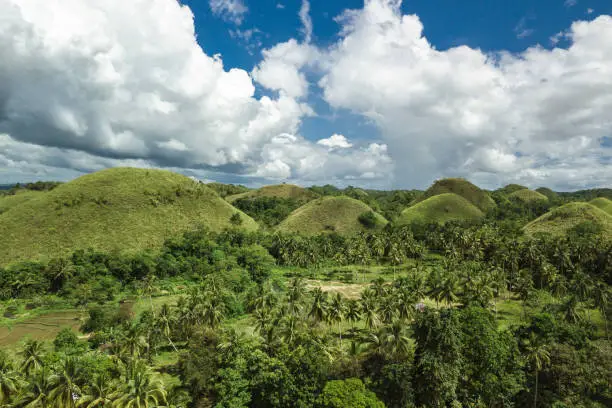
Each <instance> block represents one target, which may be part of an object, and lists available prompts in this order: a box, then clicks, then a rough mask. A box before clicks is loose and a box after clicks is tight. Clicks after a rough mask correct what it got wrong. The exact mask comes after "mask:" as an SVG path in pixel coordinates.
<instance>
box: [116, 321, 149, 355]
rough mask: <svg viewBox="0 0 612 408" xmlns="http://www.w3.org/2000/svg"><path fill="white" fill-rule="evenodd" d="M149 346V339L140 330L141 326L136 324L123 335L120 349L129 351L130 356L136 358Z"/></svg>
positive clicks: (125, 351)
mask: <svg viewBox="0 0 612 408" xmlns="http://www.w3.org/2000/svg"><path fill="white" fill-rule="evenodd" d="M146 348H147V340H146V339H145V337H144V336H143V335H142V333H141V332H140V328H139V327H138V326H136V325H132V326H130V328H129V329H128V330H127V332H126V333H125V334H124V335H123V336H122V339H121V344H120V350H121V352H122V353H123V352H124V353H127V354H128V355H129V356H130V357H132V358H136V357H138V356H140V354H141V353H142V351H143V350H144V349H146Z"/></svg>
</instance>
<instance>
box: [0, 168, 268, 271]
mask: <svg viewBox="0 0 612 408" xmlns="http://www.w3.org/2000/svg"><path fill="white" fill-rule="evenodd" d="M38 194H39V196H36V197H35V198H33V199H30V200H27V201H25V202H23V203H22V204H21V205H19V206H15V207H13V208H11V209H10V210H8V211H6V212H4V213H2V214H1V215H0V230H1V231H3V233H2V234H0V248H2V249H0V264H5V263H8V262H13V261H17V260H21V259H39V258H49V257H51V256H58V255H61V254H67V253H70V252H71V251H73V250H75V249H79V248H82V249H86V248H90V247H91V248H95V249H100V250H106V251H111V250H121V251H137V250H141V249H144V248H158V247H159V246H160V245H161V244H162V243H163V241H164V239H165V237H167V236H172V235H176V234H179V233H181V232H182V231H185V230H188V229H192V228H193V227H194V226H196V225H198V224H203V225H205V226H207V227H208V228H211V229H213V230H221V229H223V228H225V227H229V226H230V225H231V224H230V217H231V216H232V215H233V214H234V213H235V212H236V211H237V210H236V209H234V208H233V207H232V206H231V205H229V204H228V203H226V202H225V201H224V200H222V199H221V198H219V196H218V195H217V194H216V193H214V192H213V191H211V190H210V189H208V188H207V187H205V186H204V185H202V184H199V183H197V182H194V181H193V180H192V179H190V178H188V177H185V176H182V175H179V174H176V173H171V172H168V171H162V170H145V169H131V168H115V169H110V170H104V171H100V172H97V173H93V174H89V175H86V176H82V177H79V178H78V179H76V180H74V181H71V182H69V183H66V184H62V185H60V186H58V187H56V188H54V189H53V190H51V191H49V192H46V193H38ZM4 199H6V198H4ZM242 218H243V222H242V225H241V227H242V228H246V229H250V230H252V229H255V228H257V224H256V223H255V222H254V221H253V220H252V219H251V218H250V217H248V216H247V215H245V214H243V215H242Z"/></svg>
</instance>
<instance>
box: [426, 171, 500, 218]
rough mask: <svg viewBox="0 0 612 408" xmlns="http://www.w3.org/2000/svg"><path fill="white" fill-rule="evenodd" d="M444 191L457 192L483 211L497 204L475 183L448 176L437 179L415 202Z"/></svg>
mask: <svg viewBox="0 0 612 408" xmlns="http://www.w3.org/2000/svg"><path fill="white" fill-rule="evenodd" d="M444 193H454V194H457V195H459V196H461V197H463V198H465V199H466V200H468V201H469V202H470V203H472V204H474V205H475V206H476V207H478V208H479V209H480V210H481V211H482V212H487V211H489V210H491V209H493V208H495V206H496V204H495V201H493V199H492V198H491V197H490V196H489V194H488V193H487V192H486V191H483V190H481V189H480V188H478V187H476V186H475V185H474V184H472V183H470V182H469V181H467V180H465V179H462V178H447V179H442V180H437V181H436V182H435V183H434V184H433V185H432V186H431V187H429V188H428V189H427V191H425V193H424V194H423V195H422V196H421V197H419V198H418V199H417V200H416V201H415V204H416V203H419V202H421V201H425V200H426V199H428V198H429V197H433V196H436V195H440V194H444Z"/></svg>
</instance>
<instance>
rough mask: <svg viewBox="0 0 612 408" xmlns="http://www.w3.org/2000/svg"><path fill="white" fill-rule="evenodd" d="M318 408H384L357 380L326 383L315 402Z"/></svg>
mask: <svg viewBox="0 0 612 408" xmlns="http://www.w3.org/2000/svg"><path fill="white" fill-rule="evenodd" d="M316 406H317V407H320V408H384V407H385V404H383V403H382V402H381V401H380V400H379V399H378V398H377V397H376V394H374V393H373V392H371V391H368V390H367V389H366V387H365V386H364V385H363V382H362V381H361V380H360V379H359V378H348V379H346V380H334V381H328V382H327V384H325V388H323V392H322V393H321V395H320V396H319V398H318V400H317V405H316Z"/></svg>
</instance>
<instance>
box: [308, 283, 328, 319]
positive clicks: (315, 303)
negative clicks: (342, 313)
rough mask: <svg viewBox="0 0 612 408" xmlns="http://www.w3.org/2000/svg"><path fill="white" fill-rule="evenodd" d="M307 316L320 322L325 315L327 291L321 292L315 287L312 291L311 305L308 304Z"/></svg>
mask: <svg viewBox="0 0 612 408" xmlns="http://www.w3.org/2000/svg"><path fill="white" fill-rule="evenodd" d="M308 316H309V317H310V318H312V319H313V320H314V322H315V323H320V322H322V321H324V320H325V318H326V317H327V293H326V292H323V290H321V288H316V289H315V290H314V291H313V292H312V305H311V306H310V312H309V313H308Z"/></svg>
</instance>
